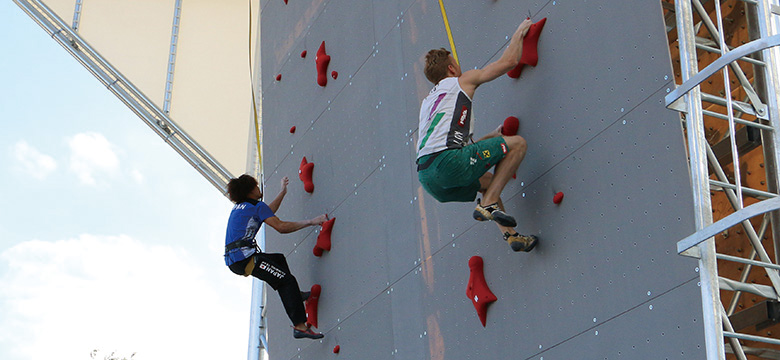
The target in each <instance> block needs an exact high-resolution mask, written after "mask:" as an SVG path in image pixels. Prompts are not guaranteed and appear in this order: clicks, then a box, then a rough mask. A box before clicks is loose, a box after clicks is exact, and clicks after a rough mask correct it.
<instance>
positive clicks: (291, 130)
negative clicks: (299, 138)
mask: <svg viewBox="0 0 780 360" xmlns="http://www.w3.org/2000/svg"><path fill="white" fill-rule="evenodd" d="M290 134H295V126H294V125H293V127H291V128H290Z"/></svg>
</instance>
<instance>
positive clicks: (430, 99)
mask: <svg viewBox="0 0 780 360" xmlns="http://www.w3.org/2000/svg"><path fill="white" fill-rule="evenodd" d="M419 131H420V133H419V136H420V139H419V141H418V143H417V158H418V159H419V158H421V157H423V156H425V155H428V154H433V153H437V152H440V151H442V150H447V149H460V148H462V147H464V146H466V145H467V143H468V141H469V139H470V138H471V135H472V134H473V121H472V119H471V99H470V98H469V96H468V95H466V93H465V92H463V89H461V88H460V84H458V78H456V77H448V78H446V79H444V80H442V81H439V83H438V84H436V86H434V87H433V89H431V92H430V93H429V94H428V96H426V97H425V99H423V101H422V105H421V106H420V127H419Z"/></svg>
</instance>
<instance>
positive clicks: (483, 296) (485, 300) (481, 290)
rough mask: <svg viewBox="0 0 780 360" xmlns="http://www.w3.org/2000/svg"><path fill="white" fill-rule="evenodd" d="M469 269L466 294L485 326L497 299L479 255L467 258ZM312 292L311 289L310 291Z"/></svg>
mask: <svg viewBox="0 0 780 360" xmlns="http://www.w3.org/2000/svg"><path fill="white" fill-rule="evenodd" d="M469 269H471V275H469V283H468V285H467V286H466V296H468V297H469V299H471V303H472V304H474V308H475V309H476V310H477V315H478V316H479V321H481V322H482V326H483V327H484V326H485V321H486V319H487V307H488V305H490V303H492V302H494V301H496V300H497V298H496V296H495V295H493V292H492V291H490V288H489V287H488V285H487V281H485V273H484V272H483V262H482V258H481V257H479V256H472V257H471V259H469ZM312 293H313V291H312Z"/></svg>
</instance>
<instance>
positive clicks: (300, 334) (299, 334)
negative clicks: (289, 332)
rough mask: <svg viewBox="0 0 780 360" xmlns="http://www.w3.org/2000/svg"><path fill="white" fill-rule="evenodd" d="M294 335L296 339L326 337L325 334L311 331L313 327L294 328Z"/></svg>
mask: <svg viewBox="0 0 780 360" xmlns="http://www.w3.org/2000/svg"><path fill="white" fill-rule="evenodd" d="M293 337H294V338H296V339H312V340H316V339H322V338H324V337H325V335H322V334H320V333H316V332H314V331H311V328H307V329H306V330H298V329H296V328H293Z"/></svg>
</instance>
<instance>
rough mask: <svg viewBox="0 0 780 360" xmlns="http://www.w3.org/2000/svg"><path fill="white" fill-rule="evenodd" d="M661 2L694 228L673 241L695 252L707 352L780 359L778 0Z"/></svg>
mask: <svg viewBox="0 0 780 360" xmlns="http://www.w3.org/2000/svg"><path fill="white" fill-rule="evenodd" d="M662 4H663V6H664V12H665V16H666V25H667V31H668V33H669V34H668V36H669V44H670V54H671V56H672V60H673V61H674V66H675V72H676V76H677V81H678V83H679V85H678V86H677V88H676V89H674V90H672V91H670V92H669V94H667V96H666V105H667V107H668V108H670V109H674V110H677V111H679V112H680V113H681V117H682V120H683V124H684V128H685V131H686V133H687V142H688V156H689V163H690V175H691V186H692V187H693V196H694V208H695V220H696V229H697V232H696V233H694V234H693V235H691V236H689V237H687V238H685V239H683V240H681V241H679V242H678V244H677V248H678V253H679V254H681V255H685V256H691V257H695V258H698V260H699V267H698V271H699V274H700V287H701V298H702V308H703V309H702V310H703V319H704V324H703V325H704V327H705V337H706V352H707V358H708V359H726V358H727V357H728V358H737V359H748V358H750V359H755V358H766V359H780V346H779V345H780V340H778V339H777V336H776V335H775V336H772V331H771V330H774V329H776V328H775V327H774V326H775V324H776V323H777V320H778V315H780V307H779V306H778V304H779V303H778V300H780V297H779V296H778V294H780V275H778V270H780V266H778V265H777V264H778V257H777V255H778V246H780V212H778V209H780V198H778V197H777V195H778V188H780V186H779V185H780V184H778V169H779V168H780V163H778V159H780V153H778V150H780V143H779V141H780V137H778V135H779V134H778V131H780V110H779V109H778V103H779V102H780V101H778V100H779V99H778V95H780V94H779V93H778V91H777V89H778V86H780V69H779V68H778V66H780V48H778V45H780V6H779V5H778V1H777V0H745V1H736V0H729V1H720V0H718V1H706V0H676V1H674V0H664V1H663V2H662ZM675 30H676V31H675ZM751 164H760V165H759V166H758V167H759V168H763V169H761V170H763V171H756V170H757V169H755V166H753V165H751ZM763 176H765V177H766V178H765V179H763V180H757V178H763ZM726 207H729V208H728V209H726ZM713 221H715V222H714V223H713ZM730 235H731V236H730ZM748 244H749V246H748ZM743 245H744V248H745V249H749V250H748V251H744V250H743ZM748 297H752V298H751V299H750V301H748V300H747V298H748ZM727 354H728V355H727Z"/></svg>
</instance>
